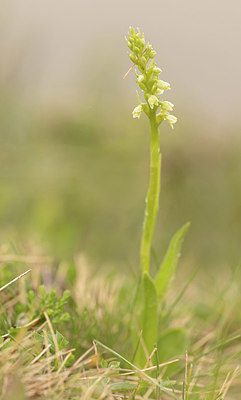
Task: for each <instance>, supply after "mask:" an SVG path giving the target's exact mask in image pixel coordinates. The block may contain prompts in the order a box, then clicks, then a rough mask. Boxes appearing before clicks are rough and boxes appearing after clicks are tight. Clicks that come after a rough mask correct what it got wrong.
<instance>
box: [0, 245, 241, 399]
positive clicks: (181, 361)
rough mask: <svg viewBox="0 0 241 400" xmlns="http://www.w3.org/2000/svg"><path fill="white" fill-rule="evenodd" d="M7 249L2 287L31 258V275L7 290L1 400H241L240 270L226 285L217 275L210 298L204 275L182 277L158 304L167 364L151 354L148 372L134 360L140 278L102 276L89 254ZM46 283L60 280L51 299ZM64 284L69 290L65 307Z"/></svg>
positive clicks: (4, 292) (3, 311) (3, 255)
mask: <svg viewBox="0 0 241 400" xmlns="http://www.w3.org/2000/svg"><path fill="white" fill-rule="evenodd" d="M10 251H11V248H8V247H6V248H5V249H4V251H2V252H1V256H0V262H1V272H0V282H1V287H2V286H3V285H5V284H7V283H8V282H9V281H11V279H12V278H14V277H17V276H18V275H20V273H22V272H24V271H25V270H26V265H27V264H28V266H29V267H31V272H30V273H29V274H27V275H26V276H23V277H21V278H20V279H18V280H17V281H16V282H14V283H12V284H11V285H9V286H8V287H6V288H5V289H4V290H2V291H0V296H1V304H2V305H1V320H0V322H1V335H2V340H1V362H0V369H1V389H0V390H1V396H2V398H3V399H34V398H37V396H40V397H41V398H46V399H47V398H53V399H55V398H56V399H57V398H58V399H61V400H62V399H76V398H81V399H95V398H97V399H98V398H103V399H112V398H118V396H119V398H126V399H134V398H135V399H140V398H143V399H160V398H161V399H162V400H164V399H169V398H170V399H171V398H176V399H190V400H192V399H197V400H200V399H203V400H204V399H205V400H206V399H210V400H214V399H223V400H224V399H231V400H235V399H237V400H238V399H239V398H240V390H239V389H240V385H241V374H240V372H241V370H240V368H239V360H240V354H241V347H240V341H241V331H240V323H241V317H240V312H239V306H238V305H239V304H240V301H241V295H240V284H239V282H240V277H241V271H240V269H237V270H236V271H234V272H233V274H230V276H229V277H228V280H227V282H228V283H226V284H221V281H222V279H224V280H225V279H227V277H225V276H221V274H220V276H219V279H217V281H216V282H215V281H214V282H212V284H211V285H210V291H206V293H205V298H203V297H202V296H200V292H201V291H202V287H201V285H200V282H202V281H205V276H202V272H200V271H199V272H198V274H197V275H196V276H195V277H194V278H193V280H192V282H186V283H187V284H186V288H185V290H183V289H184V286H185V282H184V279H183V278H182V280H181V282H180V281H179V280H178V277H177V279H176V280H175V282H174V285H173V287H172V289H171V291H170V293H169V295H168V297H167V298H166V301H165V303H164V304H163V307H162V310H161V313H162V326H160V327H159V329H160V332H161V334H160V343H159V344H158V346H159V350H160V351H159V357H158V358H159V359H158V363H159V364H160V365H159V367H158V368H157V358H156V357H155V353H154V354H153V355H152V357H151V359H150V360H149V362H147V365H146V368H150V369H145V370H143V369H140V368H139V367H138V366H137V365H135V363H134V364H133V361H132V360H133V356H134V354H133V348H132V343H131V340H130V339H131V338H130V329H131V326H130V322H131V318H132V312H131V306H130V305H131V301H130V299H132V301H133V287H134V286H135V282H134V281H133V277H131V276H126V277H125V278H123V276H122V277H121V276H119V275H118V274H117V273H114V274H113V273H110V272H109V273H108V272H106V274H103V272H102V273H101V274H100V273H99V274H97V273H96V272H94V271H92V269H91V267H90V266H89V263H88V261H87V260H86V258H85V257H84V256H80V257H78V258H77V259H76V262H75V265H68V264H64V265H63V264H61V263H60V264H58V262H57V260H52V262H50V260H49V259H48V258H45V257H43V256H39V257H37V256H35V257H30V256H29V257H27V256H23V255H22V256H19V255H17V254H16V253H15V254H14V253H13V252H12V251H11V253H10ZM10 260H12V261H10ZM14 260H15V261H14ZM91 271H92V272H91ZM42 283H45V285H47V286H48V287H49V289H48V290H49V292H51V289H52V288H53V286H54V288H55V291H56V292H57V297H53V296H52V298H53V299H54V300H53V301H52V302H49V301H47V300H46V297H45V296H46V295H45V294H44V293H43V292H42V291H41V290H40V289H39V287H40V285H41V284H42ZM207 286H208V285H207ZM207 289H208V287H207ZM64 290H69V291H70V293H71V295H70V298H69V299H68V300H67V298H66V300H65V301H64V302H63V303H61V304H64V303H65V302H66V304H65V306H64V305H63V306H64V308H65V311H64V312H63V310H62V306H61V305H59V306H58V305H57V304H59V301H60V300H59V299H60V297H59V296H62V294H63V292H64ZM30 292H31V293H34V295H31V296H30V295H29V293H30ZM183 292H184V293H183ZM207 292H208V293H207ZM29 296H30V297H31V298H32V299H33V300H32V303H30V302H29ZM44 299H45V300H44ZM64 313H69V315H70V318H69V319H67V320H66V322H65V321H64V319H63V320H61V319H62V317H63V315H66V314H64ZM51 315H52V317H51ZM48 316H50V317H48ZM20 326H21V328H20V329H17V328H19V327H20ZM186 352H187V354H186Z"/></svg>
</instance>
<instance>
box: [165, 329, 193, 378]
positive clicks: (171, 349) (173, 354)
mask: <svg viewBox="0 0 241 400" xmlns="http://www.w3.org/2000/svg"><path fill="white" fill-rule="evenodd" d="M157 348H158V357H159V362H161V363H164V362H166V361H169V360H171V359H175V358H178V357H179V356H183V355H184V354H185V351H186V350H187V349H188V337H187V334H186V332H185V330H183V329H177V328H171V329H168V330H166V331H164V332H162V333H161V335H160V336H159V338H158V346H157ZM179 368H180V363H173V364H170V365H169V366H167V367H166V371H165V374H164V375H163V376H164V377H165V378H166V377H169V378H170V377H172V376H173V373H175V371H177V370H178V369H179Z"/></svg>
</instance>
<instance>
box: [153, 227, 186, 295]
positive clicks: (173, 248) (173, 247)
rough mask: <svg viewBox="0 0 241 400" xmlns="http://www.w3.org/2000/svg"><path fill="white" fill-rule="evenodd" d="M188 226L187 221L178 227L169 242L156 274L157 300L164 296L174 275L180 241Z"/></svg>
mask: <svg viewBox="0 0 241 400" xmlns="http://www.w3.org/2000/svg"><path fill="white" fill-rule="evenodd" d="M189 226H190V222H187V223H186V224H185V225H184V226H183V227H182V228H181V229H179V230H178V231H177V232H176V233H175V235H174V236H173V238H172V240H171V242H170V244H169V247H168V249H167V252H166V255H165V257H164V260H163V262H162V264H161V266H160V269H159V271H158V273H157V275H156V279H155V286H156V291H157V295H158V298H159V300H163V298H164V297H165V295H166V292H167V290H168V288H169V285H170V282H171V280H172V278H173V277H174V274H175V271H176V267H177V262H178V258H179V255H180V251H181V246H182V242H183V240H184V237H185V235H186V232H187V230H188V228H189Z"/></svg>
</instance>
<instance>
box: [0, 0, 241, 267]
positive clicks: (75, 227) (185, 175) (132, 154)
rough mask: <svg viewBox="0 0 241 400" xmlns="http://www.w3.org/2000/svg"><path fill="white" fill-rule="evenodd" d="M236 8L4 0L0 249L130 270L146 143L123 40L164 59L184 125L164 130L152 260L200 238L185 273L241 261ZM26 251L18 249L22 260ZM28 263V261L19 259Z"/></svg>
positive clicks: (0, 19)
mask: <svg viewBox="0 0 241 400" xmlns="http://www.w3.org/2000/svg"><path fill="white" fill-rule="evenodd" d="M240 11H241V5H240V2H239V1H238V0H236V1H235V0H230V1H229V2H220V1H218V0H213V1H211V2H210V0H203V1H198V2H190V1H188V0H184V1H180V0H172V1H169V2H167V1H162V0H158V1H152V0H149V1H148V2H146V1H145V2H144V1H136V0H135V1H127V0H122V1H113V0H112V1H111V0H103V1H101V2H100V1H97V0H92V1H89V2H83V1H80V0H79V1H77V0H51V1H49V0H48V1H47V0H35V1H33V0H21V2H20V1H18V0H3V1H1V11H0V27H1V34H0V132H1V133H0V241H1V243H6V242H8V241H11V242H13V243H15V244H17V245H18V246H19V248H20V249H24V246H27V245H26V243H30V242H31V243H38V244H40V245H41V246H43V247H44V248H45V249H46V252H48V253H49V254H51V255H54V256H56V257H59V258H64V259H71V258H72V257H73V255H75V254H76V253H77V252H84V253H86V254H87V255H88V257H89V258H90V259H91V260H93V262H94V263H95V265H104V264H108V265H111V266H113V267H117V268H126V269H127V268H130V267H131V268H133V269H135V268H136V267H137V266H138V263H139V243H140V236H141V228H142V220H143V212H144V199H145V195H146V191H147V187H148V173H149V171H148V166H149V148H148V146H149V132H148V123H147V121H146V120H145V118H144V117H143V118H141V119H140V120H133V119H132V114H131V112H132V110H133V108H134V107H135V106H136V105H137V97H136V84H135V76H134V71H132V73H130V74H129V75H128V77H127V78H126V79H125V80H123V79H122V78H123V76H124V74H125V73H126V71H127V70H128V69H129V68H130V66H131V64H130V61H129V58H128V56H127V46H126V43H125V40H124V37H125V35H126V34H127V31H128V28H129V26H130V25H133V26H134V27H137V26H138V27H140V29H141V31H144V33H145V37H146V40H147V41H148V40H149V41H150V42H151V44H152V45H153V47H154V49H155V50H156V51H157V57H156V58H157V64H158V66H160V67H161V68H162V70H163V73H162V79H163V80H166V81H168V82H170V83H171V87H172V90H171V91H170V92H168V96H166V97H165V99H166V100H170V101H172V102H173V103H174V104H175V113H174V114H175V115H176V116H177V117H178V123H177V125H176V127H175V129H174V131H171V129H170V128H169V127H168V126H165V125H164V124H163V126H162V127H161V149H162V153H163V164H162V192H161V197H160V214H159V217H158V222H157V226H156V230H155V239H154V245H153V256H154V257H155V259H157V260H159V259H160V258H161V256H162V255H163V253H164V251H165V249H166V246H167V243H168V241H169V239H170V237H171V235H172V234H173V233H174V232H175V231H176V230H177V229H178V228H179V227H180V226H181V225H182V224H184V223H185V222H186V221H191V223H192V226H191V230H190V233H189V236H188V238H187V241H186V244H185V257H184V259H185V260H188V262H189V264H190V265H192V266H199V267H201V268H203V269H209V270H210V269H213V270H220V268H223V267H230V266H232V267H234V266H236V265H237V263H238V262H239V260H240V238H241V157H240V151H241V140H240V127H241V113H240V105H241V79H240V71H241V54H240V51H239V48H240V37H241V27H240ZM20 251H21V250H20ZM22 251H24V250H22Z"/></svg>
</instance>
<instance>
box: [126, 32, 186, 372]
mask: <svg viewBox="0 0 241 400" xmlns="http://www.w3.org/2000/svg"><path fill="white" fill-rule="evenodd" d="M126 42H127V46H128V47H129V49H130V53H129V58H130V60H131V61H132V63H133V65H132V67H131V68H130V70H132V69H133V67H136V68H137V70H138V71H137V70H135V75H136V83H137V84H138V86H139V88H140V89H141V91H142V93H143V97H144V101H141V99H140V96H139V94H138V93H137V96H138V102H139V104H138V105H137V106H136V107H135V108H134V110H133V112H132V114H133V118H140V116H141V114H142V113H144V114H146V116H147V117H148V119H149V123H150V183H149V189H148V192H147V197H146V206H145V213H144V223H143V230H142V238H141V249H140V264H141V283H140V285H139V288H138V291H137V295H136V299H135V306H134V317H135V318H134V321H135V324H134V325H135V326H134V327H133V340H134V343H133V344H134V346H135V347H136V353H135V360H136V362H137V363H138V364H139V365H141V366H144V365H145V363H146V360H147V358H148V356H149V355H150V353H151V352H152V351H153V346H155V345H156V344H157V343H158V336H159V335H158V331H159V325H160V320H159V309H160V305H161V302H162V300H163V299H164V297H165V295H166V292H167V290H168V287H169V285H170V282H171V280H172V278H173V276H174V273H175V270H176V266H177V262H178V258H179V254H180V250H181V245H182V242H183V239H184V236H185V234H186V232H187V230H188V227H189V225H190V224H189V223H186V224H185V225H184V226H183V227H182V228H181V229H179V230H178V231H177V233H176V234H175V235H174V236H173V238H172V240H171V242H170V245H169V247H168V250H167V252H166V254H165V256H164V259H163V261H162V263H161V265H160V268H159V270H158V272H157V274H156V276H155V277H153V278H152V277H151V275H150V254H151V243H152V237H153V233H154V228H155V223H156V218H157V213H158V207H159V194H160V177H161V153H160V145H159V143H160V133H159V126H160V124H161V123H162V122H163V121H166V122H167V123H168V124H169V125H170V127H171V128H173V127H174V124H175V123H176V122H177V118H176V117H175V116H174V115H172V114H171V112H172V111H173V107H174V106H173V104H172V103H171V102H170V101H166V100H162V95H163V94H164V93H165V92H166V91H168V90H170V84H169V83H168V82H165V81H163V80H161V79H160V78H159V75H160V73H161V72H162V71H161V69H160V68H159V67H157V65H156V62H155V56H156V52H155V50H153V48H152V45H151V44H150V43H149V42H148V43H147V44H146V41H145V37H144V34H141V32H140V30H139V29H137V32H136V31H135V29H134V28H133V27H131V28H130V32H128V37H127V38H126ZM130 70H129V71H128V73H129V72H130ZM128 73H127V74H128ZM127 74H126V75H127ZM126 75H125V76H126Z"/></svg>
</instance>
